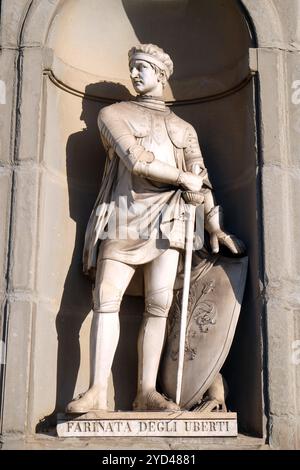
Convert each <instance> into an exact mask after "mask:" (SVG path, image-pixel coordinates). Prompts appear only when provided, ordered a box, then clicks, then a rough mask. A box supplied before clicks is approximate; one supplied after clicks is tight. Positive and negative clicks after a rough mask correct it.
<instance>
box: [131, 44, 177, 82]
mask: <svg viewBox="0 0 300 470" xmlns="http://www.w3.org/2000/svg"><path fill="white" fill-rule="evenodd" d="M139 52H141V53H143V54H148V55H149V56H152V57H153V58H154V59H157V61H159V62H161V63H162V64H163V65H164V68H163V69H162V68H160V67H158V68H159V72H160V73H163V74H165V77H166V79H167V80H168V79H169V78H170V76H171V75H172V73H173V62H172V60H171V58H170V56H169V55H168V54H167V53H166V52H164V51H163V49H161V48H160V47H158V46H156V45H155V44H139V45H138V46H134V47H132V48H131V49H130V51H129V52H128V58H129V63H130V61H131V60H132V58H133V57H134V55H135V54H137V53H139ZM151 65H152V66H153V68H154V69H155V70H157V66H156V65H155V64H151Z"/></svg>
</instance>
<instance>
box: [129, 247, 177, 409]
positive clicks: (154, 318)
mask: <svg viewBox="0 0 300 470" xmlns="http://www.w3.org/2000/svg"><path fill="white" fill-rule="evenodd" d="M178 256H179V253H178V251H177V250H173V249H170V250H168V251H166V252H164V253H163V254H162V255H161V256H160V257H159V258H157V259H155V260H154V261H152V262H151V263H148V264H147V265H146V266H145V268H144V277H145V314H144V318H143V321H142V325H141V329H140V333H139V339H138V389H137V396H136V399H135V401H134V404H133V408H134V409H135V410H178V409H179V408H178V406H177V405H176V404H175V403H173V402H171V401H169V400H166V399H165V398H164V397H163V396H162V395H160V394H159V393H158V392H157V391H156V379H157V372H158V367H159V362H160V357H161V352H162V348H163V344H164V338H165V330H166V321H167V316H168V312H169V309H170V306H171V303H172V297H173V285H174V282H175V277H176V273H177V265H178Z"/></svg>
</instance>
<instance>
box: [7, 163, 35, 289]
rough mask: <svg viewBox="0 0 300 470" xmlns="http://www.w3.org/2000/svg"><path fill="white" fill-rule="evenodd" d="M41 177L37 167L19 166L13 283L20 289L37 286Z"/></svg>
mask: <svg viewBox="0 0 300 470" xmlns="http://www.w3.org/2000/svg"><path fill="white" fill-rule="evenodd" d="M38 181H39V170H38V168H35V167H28V166H23V167H22V166H21V167H18V168H17V169H16V175H15V201H14V209H13V210H14V213H13V232H12V239H13V245H12V250H13V251H12V258H11V270H12V275H11V284H12V286H13V288H14V289H17V290H23V289H24V290H26V291H28V290H32V289H33V288H34V279H35V272H34V263H35V257H36V250H35V249H34V247H35V246H36V222H37V221H36V217H37V204H38V200H37V197H38Z"/></svg>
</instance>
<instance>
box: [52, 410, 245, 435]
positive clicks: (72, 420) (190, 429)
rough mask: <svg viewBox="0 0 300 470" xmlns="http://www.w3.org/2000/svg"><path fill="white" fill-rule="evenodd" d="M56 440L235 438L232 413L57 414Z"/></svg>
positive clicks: (234, 422)
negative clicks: (93, 438) (70, 438)
mask: <svg viewBox="0 0 300 470" xmlns="http://www.w3.org/2000/svg"><path fill="white" fill-rule="evenodd" d="M57 435H58V436H59V437H124V436H125V437H134V436H138V437H214V436H217V437H235V436H237V415H236V413H217V412H212V413H194V412H189V411H174V412H150V411H148V412H131V411H130V412H120V411H117V412H97V411H94V412H89V413H86V414H82V415H66V414H59V415H58V416H57Z"/></svg>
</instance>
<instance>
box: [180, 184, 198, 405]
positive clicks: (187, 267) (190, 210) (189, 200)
mask: <svg viewBox="0 0 300 470" xmlns="http://www.w3.org/2000/svg"><path fill="white" fill-rule="evenodd" d="M182 196H183V199H184V201H185V202H186V204H187V209H186V217H187V219H186V242H185V243H186V244H185V260H184V280H183V291H182V304H181V319H180V337H179V352H178V370H177V387H176V403H177V405H179V404H180V397H181V389H182V376H183V363H184V349H185V335H186V324H187V314H188V301H189V291H190V280H191V268H192V253H193V240H194V226H195V215H196V208H197V206H198V205H200V204H202V203H203V200H204V197H203V195H202V194H201V193H200V192H197V193H196V192H193V191H184V192H183V193H182Z"/></svg>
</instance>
